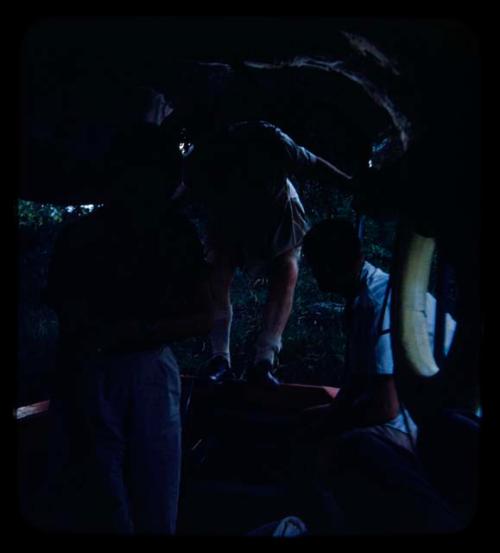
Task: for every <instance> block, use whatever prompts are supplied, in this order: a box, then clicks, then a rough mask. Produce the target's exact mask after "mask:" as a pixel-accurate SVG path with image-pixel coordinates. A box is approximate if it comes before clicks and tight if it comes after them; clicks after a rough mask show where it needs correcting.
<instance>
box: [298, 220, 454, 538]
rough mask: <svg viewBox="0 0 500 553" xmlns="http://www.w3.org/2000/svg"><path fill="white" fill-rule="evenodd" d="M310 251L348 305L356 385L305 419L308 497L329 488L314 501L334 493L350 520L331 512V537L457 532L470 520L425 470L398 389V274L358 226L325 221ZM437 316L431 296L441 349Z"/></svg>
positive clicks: (449, 332) (309, 242)
mask: <svg viewBox="0 0 500 553" xmlns="http://www.w3.org/2000/svg"><path fill="white" fill-rule="evenodd" d="M303 248H304V255H305V257H306V259H307V261H308V263H309V264H310V266H311V268H312V271H313V274H314V276H315V278H316V280H317V282H318V286H319V288H320V289H321V290H322V291H326V292H334V293H337V294H340V295H341V296H343V297H344V298H345V299H346V308H345V311H346V312H345V328H346V335H347V347H346V364H347V378H346V381H345V383H344V384H343V385H342V386H341V389H340V392H339V394H338V395H337V397H336V398H335V401H334V402H332V404H331V405H328V406H322V407H319V408H316V409H312V410H310V411H309V412H308V413H305V414H304V421H303V423H304V426H303V428H302V430H301V436H302V439H303V441H304V444H305V445H304V444H303V445H302V451H299V454H298V455H297V459H298V461H297V462H298V463H300V465H299V466H301V467H302V468H301V471H302V473H304V470H307V471H308V474H309V475H310V478H309V480H308V482H309V484H307V485H304V484H303V485H302V487H303V488H304V489H305V490H306V491H305V492H303V493H304V494H306V493H307V494H309V495H311V494H312V492H311V489H312V490H321V493H319V492H318V491H316V492H315V493H316V496H317V497H316V499H315V500H314V501H316V502H319V499H318V498H320V497H322V496H321V494H327V495H328V496H329V501H330V503H331V504H332V505H334V506H335V507H336V509H334V510H333V512H335V513H337V514H338V513H339V512H340V513H341V514H342V520H341V522H339V517H338V516H337V517H336V520H335V521H332V520H328V515H326V518H327V522H326V523H324V526H323V530H325V528H328V527H330V529H331V528H335V530H336V531H338V532H341V533H345V532H347V533H358V532H360V533H389V532H390V533H394V532H429V531H430V532H434V531H436V532H442V531H445V532H448V531H457V530H458V529H459V528H460V520H459V518H458V517H457V514H456V512H455V510H454V508H453V506H452V503H451V502H450V501H449V500H448V498H447V497H444V496H443V495H442V494H441V493H440V492H439V491H438V488H437V487H436V486H435V485H434V483H433V482H432V481H431V480H430V479H429V476H428V474H427V471H426V470H425V469H422V463H421V460H420V457H419V451H418V444H417V437H418V428H417V425H416V424H415V422H414V421H413V420H412V418H411V416H410V413H409V412H408V411H407V410H406V409H405V408H404V407H403V406H402V405H401V404H400V402H399V398H398V394H397V391H396V386H395V382H394V375H393V373H394V364H393V357H392V350H391V342H390V301H391V294H390V289H388V286H389V275H388V274H387V273H385V272H384V271H382V270H380V269H377V268H376V267H374V266H373V265H372V264H371V263H369V262H368V261H366V260H365V258H364V255H363V253H362V247H361V242H360V239H359V237H358V235H357V232H356V230H355V228H354V227H353V225H352V224H351V223H350V222H349V221H348V220H344V219H330V220H324V221H321V222H320V223H318V224H317V225H316V226H314V227H313V228H312V229H311V230H310V231H309V232H308V233H307V234H306V236H305V238H304V244H303ZM435 312H436V300H435V299H434V298H433V297H432V295H431V294H429V293H428V294H427V304H426V315H427V320H428V332H429V334H430V339H431V342H432V341H433V337H434V321H435ZM445 323H446V331H445V351H446V352H447V351H448V350H449V348H450V346H451V342H452V339H453V334H454V330H455V326H456V324H455V321H454V320H453V319H452V317H451V316H450V315H449V314H447V315H446V320H445ZM314 444H317V446H314ZM311 446H313V447H311ZM299 450H300V448H299ZM313 452H314V453H313ZM311 456H312V457H313V458H314V460H313V461H312V463H311ZM304 467H306V469H304ZM296 471H297V469H295V472H296ZM307 486H309V487H310V488H311V489H307ZM313 503H314V502H313ZM327 504H328V501H327Z"/></svg>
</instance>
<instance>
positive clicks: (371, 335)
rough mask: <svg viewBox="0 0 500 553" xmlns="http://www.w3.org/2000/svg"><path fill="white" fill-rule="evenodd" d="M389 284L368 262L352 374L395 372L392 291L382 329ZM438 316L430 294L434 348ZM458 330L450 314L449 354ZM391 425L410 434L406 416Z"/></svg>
mask: <svg viewBox="0 0 500 553" xmlns="http://www.w3.org/2000/svg"><path fill="white" fill-rule="evenodd" d="M388 283H389V275H388V274H387V273H385V272H384V271H382V270H380V269H377V268H376V267H374V266H373V265H372V264H371V263H368V262H365V263H364V265H363V268H362V270H361V291H360V293H359V294H358V296H357V297H356V298H355V299H354V301H353V304H352V319H351V323H350V326H349V328H348V329H347V332H348V340H349V345H348V352H347V355H348V364H349V370H350V372H352V374H361V373H364V374H393V373H394V360H393V356H392V348H391V334H390V312H391V293H390V292H389V297H388V299H387V305H386V308H385V311H384V313H383V324H382V327H380V317H381V315H382V310H383V307H384V299H385V294H386V290H387V285H388ZM435 317H436V300H435V298H434V297H433V296H432V295H431V294H429V293H428V294H427V302H426V318H427V328H428V332H429V338H430V343H431V347H433V345H434V322H435ZM455 327H456V323H455V321H454V320H453V318H452V317H451V316H450V315H449V314H446V328H445V354H446V353H448V350H449V349H450V346H451V342H452V340H453V334H454V332H455ZM411 423H413V421H411ZM387 424H388V425H389V426H392V427H394V428H398V429H399V430H403V431H406V425H405V424H404V417H403V413H400V414H399V415H398V416H397V417H396V419H393V421H390V422H389V423H387ZM413 424H414V423H413ZM415 428H416V427H415Z"/></svg>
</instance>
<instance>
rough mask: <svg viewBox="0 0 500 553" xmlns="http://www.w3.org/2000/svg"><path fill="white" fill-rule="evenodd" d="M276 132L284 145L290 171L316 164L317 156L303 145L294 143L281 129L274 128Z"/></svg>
mask: <svg viewBox="0 0 500 553" xmlns="http://www.w3.org/2000/svg"><path fill="white" fill-rule="evenodd" d="M276 133H277V135H278V137H279V139H280V141H281V143H282V144H283V145H284V146H285V149H286V153H287V157H288V160H289V163H290V165H289V168H290V170H291V171H292V172H294V171H301V170H303V169H307V168H308V167H313V166H314V165H315V164H316V161H317V157H316V156H315V155H314V154H313V153H312V152H311V151H309V150H308V149H307V148H304V146H299V145H298V144H296V143H295V142H294V141H293V140H292V138H290V136H288V135H287V134H286V133H284V132H283V131H282V130H281V129H278V128H276Z"/></svg>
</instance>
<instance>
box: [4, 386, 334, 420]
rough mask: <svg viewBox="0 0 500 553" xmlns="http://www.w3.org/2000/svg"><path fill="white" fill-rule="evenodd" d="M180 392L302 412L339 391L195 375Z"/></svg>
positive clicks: (29, 412) (41, 406)
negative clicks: (213, 382)
mask: <svg viewBox="0 0 500 553" xmlns="http://www.w3.org/2000/svg"><path fill="white" fill-rule="evenodd" d="M181 379H182V384H183V391H184V392H185V393H186V391H187V387H188V385H192V386H193V391H194V395H195V396H196V397H198V398H200V399H203V400H214V401H217V404H218V405H221V403H228V404H230V405H232V406H238V405H241V406H242V407H243V406H249V405H255V406H260V407H263V408H268V409H272V410H277V411H279V410H281V409H304V408H306V407H312V406H314V405H321V404H323V403H329V402H330V401H332V400H333V399H335V397H336V395H337V394H338V392H339V388H333V387H331V386H311V385H307V384H281V386H279V387H277V388H276V389H274V388H271V389H268V388H262V387H259V386H252V385H250V384H247V383H246V382H244V381H229V382H224V383H223V384H217V385H210V384H208V383H206V382H204V381H202V380H200V379H199V378H197V377H195V376H189V375H182V377H181ZM49 405H50V400H45V401H39V402H37V403H33V404H31V405H24V406H22V407H18V408H17V409H14V413H13V414H14V418H15V419H16V420H18V421H21V420H27V419H29V418H30V417H34V416H38V415H43V414H45V413H46V412H47V411H48V409H49Z"/></svg>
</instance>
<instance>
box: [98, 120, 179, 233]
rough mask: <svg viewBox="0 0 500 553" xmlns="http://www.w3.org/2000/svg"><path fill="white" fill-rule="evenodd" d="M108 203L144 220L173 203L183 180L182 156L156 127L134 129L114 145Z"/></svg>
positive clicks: (158, 214)
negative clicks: (114, 161) (115, 160)
mask: <svg viewBox="0 0 500 553" xmlns="http://www.w3.org/2000/svg"><path fill="white" fill-rule="evenodd" d="M115 155H116V157H117V158H118V160H119V162H118V163H117V164H115V165H114V166H113V174H112V175H111V177H112V180H111V182H112V184H111V187H110V191H109V200H108V203H109V204H112V205H114V206H115V207H116V208H118V209H120V210H121V211H126V212H129V213H131V214H133V216H134V218H136V219H144V220H145V221H146V223H147V222H148V220H150V221H151V222H152V221H153V220H154V219H155V218H157V217H161V216H162V213H163V212H164V211H165V209H167V208H169V206H171V205H172V200H173V199H174V198H173V195H174V194H175V192H176V190H177V188H178V187H179V185H180V184H181V182H182V155H181V152H180V151H179V148H178V146H177V144H176V143H175V142H174V141H168V140H165V138H164V136H163V134H162V133H161V130H160V129H159V128H157V127H152V126H151V127H145V128H139V129H135V131H134V132H132V133H129V134H128V135H124V136H123V139H122V141H121V142H120V143H119V144H118V145H117V146H116V153H115Z"/></svg>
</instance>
